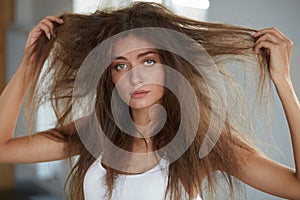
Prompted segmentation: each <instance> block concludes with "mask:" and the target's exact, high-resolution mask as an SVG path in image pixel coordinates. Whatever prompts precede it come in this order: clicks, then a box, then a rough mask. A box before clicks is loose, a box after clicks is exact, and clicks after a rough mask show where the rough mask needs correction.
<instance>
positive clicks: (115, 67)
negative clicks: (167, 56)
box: [114, 59, 156, 71]
mask: <svg viewBox="0 0 300 200" xmlns="http://www.w3.org/2000/svg"><path fill="white" fill-rule="evenodd" d="M149 61H151V64H147V62H149ZM155 63H156V61H155V60H154V59H145V60H144V65H146V66H152V65H154V64H155ZM120 66H122V67H123V68H122V69H124V68H125V67H127V65H126V64H124V63H119V64H116V65H114V69H115V70H116V71H121V70H122V69H119V67H120Z"/></svg>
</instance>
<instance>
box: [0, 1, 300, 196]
mask: <svg viewBox="0 0 300 200" xmlns="http://www.w3.org/2000/svg"><path fill="white" fill-rule="evenodd" d="M153 27H154V29H153ZM144 28H146V29H144ZM155 28H163V31H162V32H159V33H161V34H155V33H158V32H155V31H153V30H156V29H155ZM136 29H137V30H138V32H135V31H134V30H136ZM131 30H133V31H131ZM170 31H171V33H174V31H175V32H179V33H183V35H185V36H187V37H188V38H191V40H188V39H187V40H184V43H183V44H184V45H178V44H182V43H180V42H181V40H177V41H178V42H170V40H168V37H170V38H172V37H171V35H170ZM116 35H117V36H120V37H116V38H115V36H116ZM179 35H180V34H179ZM183 37H184V36H183ZM110 38H114V40H113V42H110ZM170 38H169V39H170ZM179 39H181V37H179ZM171 41H172V39H171ZM195 42H196V43H195ZM101 45H102V46H101ZM199 45H200V46H202V47H203V48H204V49H205V50H206V51H207V53H208V54H205V52H204V51H203V49H201V48H198V46H199ZM166 46H167V47H166ZM99 49H100V50H101V51H97V50H99ZM103 49H104V50H103ZM171 49H175V50H174V51H173V52H172V51H171ZM195 49H198V50H199V51H198V50H197V51H196V50H195ZM291 49H292V42H291V41H290V40H289V39H288V38H286V37H285V36H284V35H283V34H282V33H281V32H280V31H278V30H277V29H274V28H269V29H263V30H259V31H255V30H252V29H247V28H241V27H235V26H230V25H224V24H212V23H205V22H198V21H194V20H191V19H186V18H183V17H179V16H176V15H175V14H173V13H172V12H171V11H169V10H167V9H166V8H164V7H163V6H161V5H159V4H154V3H134V4H133V5H132V6H129V7H127V8H123V9H119V10H115V11H110V10H105V11H97V12H96V13H94V14H92V15H76V14H63V15H61V16H60V17H59V18H58V17H54V16H48V17H46V18H45V19H43V20H42V21H41V22H40V23H39V24H38V25H37V26H36V27H35V28H34V29H33V30H32V31H31V32H30V34H29V37H28V41H27V43H26V47H25V53H24V57H23V59H22V61H21V64H20V66H19V68H18V70H17V72H16V73H15V75H14V76H13V78H12V80H11V81H10V82H9V84H8V85H7V87H6V88H5V90H4V91H3V93H2V94H1V98H0V109H1V114H0V121H1V123H0V130H1V135H0V145H1V147H0V152H1V153H0V162H2V163H29V162H42V161H51V160H58V159H64V158H69V157H71V156H74V155H79V158H78V161H77V162H76V164H75V166H74V167H73V169H72V171H71V174H70V179H69V181H70V192H69V193H70V199H105V198H108V199H109V198H111V199H147V198H148V199H164V198H166V199H200V198H203V196H204V193H206V192H208V193H209V194H210V195H211V198H217V193H216V192H217V190H216V189H217V183H218V181H219V179H217V175H216V174H217V173H215V172H217V171H219V172H221V174H222V176H223V177H224V178H225V180H226V181H227V184H228V189H229V192H230V194H231V195H232V196H233V194H234V192H235V190H234V189H235V184H234V179H233V178H234V177H235V178H237V179H239V180H241V181H243V182H244V183H246V184H248V185H251V186H253V187H255V188H257V189H259V190H261V191H264V192H267V193H270V194H273V195H276V196H280V197H283V198H289V199H300V175H299V172H298V170H297V169H298V168H299V166H300V153H299V152H300V149H299V147H300V134H299V131H300V125H299V124H300V123H299V119H300V106H299V102H298V100H297V97H296V95H295V92H294V89H293V87H292V83H291V81H290V75H289V64H290V55H291ZM95 50H96V51H95ZM180 52H184V53H185V52H187V53H186V54H184V53H183V56H182V55H180ZM199 52H200V53H199ZM49 55H51V57H50V58H51V59H50V64H49V67H48V68H46V69H45V71H46V72H45V73H44V74H43V76H42V78H39V75H40V74H41V70H42V66H43V63H44V61H45V60H46V58H48V56H49ZM184 55H187V56H184ZM255 55H257V60H256V62H257V63H258V64H259V69H260V72H261V73H260V76H261V77H260V82H259V83H260V86H261V87H260V88H261V89H262V88H263V87H264V86H265V85H266V79H268V78H269V77H270V78H271V80H272V81H273V83H274V84H275V86H276V89H277V92H278V95H279V96H280V99H281V102H282V105H283V107H284V110H285V114H286V117H287V120H288V122H289V128H290V134H291V138H292V141H293V150H294V157H295V165H296V170H293V169H290V168H288V167H285V166H282V165H280V164H278V163H276V162H274V161H272V160H269V159H268V158H266V157H265V156H263V155H262V154H261V153H260V152H259V151H258V150H257V149H256V148H255V146H254V145H252V144H251V142H250V141H249V140H247V139H246V138H245V132H246V130H240V127H238V126H236V125H235V123H234V122H235V121H234V119H235V116H232V115H230V113H229V112H228V111H226V110H225V115H221V114H222V113H223V111H224V110H222V109H220V108H221V107H222V105H226V104H224V103H225V100H222V98H221V97H222V95H223V93H220V91H222V90H219V89H217V88H216V87H214V86H216V85H215V84H216V82H215V81H212V80H211V79H210V77H209V76H206V75H209V73H207V71H208V70H210V69H212V68H216V69H217V70H219V71H217V72H218V73H219V74H220V73H221V74H222V73H223V71H222V68H221V66H222V64H224V63H225V62H226V61H227V60H228V58H230V59H232V60H234V59H236V58H239V59H240V58H243V59H245V60H246V62H247V61H252V58H253V57H254V58H256V56H255ZM207 56H211V59H212V61H213V62H211V61H210V60H207V59H206V58H207ZM91 58H95V59H91ZM103 60H104V61H103ZM98 61H99V62H100V63H99V62H98ZM215 63H216V64H215ZM106 64H108V65H106ZM252 64H253V63H252ZM166 66H167V67H166ZM89 67H90V68H89ZM170 68H171V69H173V71H172V70H170ZM98 69H100V71H97V70H98ZM199 69H200V71H199ZM178 73H179V74H180V75H179V76H178V77H177V76H174V77H175V79H176V81H178V82H175V87H174V88H173V89H172V88H170V87H167V86H170V85H172V84H171V83H170V84H169V82H168V81H170V80H171V79H170V75H171V76H172V75H176V74H178ZM218 73H215V72H213V75H217V74H218ZM99 74H100V75H101V76H99ZM181 75H182V76H181ZM174 77H173V78H174ZM181 77H183V78H182V79H181ZM223 77H224V78H225V77H226V75H223ZM95 80H96V81H95ZM186 80H187V82H188V83H187V84H185V83H186V82H185V81H186ZM176 83H177V84H176ZM229 83H232V82H230V81H229ZM47 84H48V86H47V87H48V88H46V89H47V90H46V91H47V93H46V94H45V93H43V92H44V91H45V90H42V91H41V88H42V86H43V88H42V89H44V87H45V85H47ZM173 85H174V84H173ZM181 85H184V89H187V91H188V89H189V88H192V90H193V93H189V92H186V91H182V88H180V86H181ZM177 86H178V87H177ZM115 89H116V90H115ZM221 89H222V87H221ZM27 91H28V92H29V93H28V96H29V99H28V102H29V105H28V106H29V108H30V111H31V113H30V115H29V116H33V114H34V113H35V111H36V109H37V107H38V106H39V105H40V104H41V103H42V101H43V100H44V99H45V98H49V99H50V100H51V103H52V106H53V108H54V111H55V113H56V116H57V119H58V122H57V125H56V127H55V128H53V129H51V130H47V131H43V132H39V133H36V134H33V135H31V136H27V137H21V138H13V132H14V128H15V124H16V121H17V117H18V113H19V109H20V106H21V103H22V101H23V98H24V95H25V93H26V92H27ZM91 91H96V92H95V93H93V92H91ZM41 92H42V93H41ZM181 92H182V95H181V96H180V95H179V97H182V96H183V97H184V98H179V99H177V97H178V96H177V94H179V93H181ZM262 93H263V91H262V90H261V93H259V94H260V95H263V94H262ZM212 94H216V95H217V96H212ZM190 97H191V98H190ZM193 97H195V99H194V98H193ZM216 99H221V100H220V101H221V102H219V103H220V104H221V105H220V104H217V107H216V108H218V109H214V108H215V107H214V105H213V102H214V101H215V100H216ZM185 100H186V101H187V102H188V103H182V101H185ZM89 106H91V107H89ZM153 106H154V107H153ZM161 106H163V107H164V110H163V111H162V109H161ZM128 107H129V108H130V109H128ZM157 108H158V109H157ZM220 110H221V111H222V112H219V111H220ZM118 111H119V113H117V114H115V112H118ZM82 113H83V114H82ZM197 113H198V114H199V113H200V114H199V115H200V117H199V116H198V114H197ZM242 114H243V113H240V114H239V115H238V117H240V116H241V115H242ZM73 115H74V116H75V117H74V116H73ZM194 116H196V117H194ZM213 116H215V118H212V117H213ZM195 118H196V119H195ZM236 118H237V117H236ZM131 119H132V120H131ZM161 119H164V120H161ZM122 121H124V122H125V123H122ZM161 121H163V123H162V124H161V123H160V122H161ZM211 124H212V126H211ZM216 124H221V125H222V126H221V129H218V127H217V126H216ZM119 125H120V126H119ZM124 125H125V127H124ZM211 127H212V129H210V128H211ZM194 130H195V131H194ZM177 133H181V134H177ZM177 135H179V139H176V138H177ZM174 138H175V142H173V141H174ZM111 144H112V145H111ZM170 144H171V145H170ZM205 144H208V145H206V146H205ZM203 145H204V146H205V148H204V150H203V149H202V146H203ZM114 147H117V148H114ZM165 147H166V148H165ZM120 149H121V151H120ZM120 152H121V153H120ZM126 152H129V154H128V153H126ZM203 152H204V153H203ZM6 155H10V156H9V157H8V156H6ZM139 155H146V156H144V157H143V156H142V157H139ZM218 178H219V177H218ZM204 180H207V182H206V185H205V186H207V187H204V186H202V183H203V181H204ZM149 195H150V196H149Z"/></svg>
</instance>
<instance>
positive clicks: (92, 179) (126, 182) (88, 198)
mask: <svg viewBox="0 0 300 200" xmlns="http://www.w3.org/2000/svg"><path fill="white" fill-rule="evenodd" d="M168 166H169V162H168V161H167V160H165V159H161V161H160V162H159V163H158V164H157V165H156V166H155V167H153V168H152V169H150V170H148V171H146V172H144V173H141V174H135V175H119V176H118V178H117V179H116V183H115V187H114V190H113V193H112V200H135V199H138V200H164V197H165V192H166V188H167V183H168ZM105 174H106V169H105V168H104V167H103V166H102V164H101V163H100V162H99V161H98V160H96V161H95V162H94V163H93V164H92V165H91V167H90V168H89V169H88V171H87V173H86V175H85V178H84V183H83V190H84V199H85V200H104V199H107V197H106V196H105V195H106V190H107V188H106V183H105ZM167 199H168V198H167ZM183 199H187V198H184V197H183V198H182V200H183ZM195 200H201V198H200V196H199V195H198V197H197V198H196V199H195Z"/></svg>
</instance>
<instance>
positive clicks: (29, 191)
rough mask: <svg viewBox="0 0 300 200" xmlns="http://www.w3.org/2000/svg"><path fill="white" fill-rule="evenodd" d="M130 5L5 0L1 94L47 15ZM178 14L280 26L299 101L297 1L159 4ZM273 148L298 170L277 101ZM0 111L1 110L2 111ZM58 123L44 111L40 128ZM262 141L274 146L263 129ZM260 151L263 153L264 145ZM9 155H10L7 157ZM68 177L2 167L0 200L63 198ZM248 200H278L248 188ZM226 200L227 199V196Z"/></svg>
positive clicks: (45, 169)
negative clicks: (32, 32) (290, 48)
mask: <svg viewBox="0 0 300 200" xmlns="http://www.w3.org/2000/svg"><path fill="white" fill-rule="evenodd" d="M129 2H130V0H127V1H121V0H115V1H114V0H112V1H109V0H107V1H103V0H102V1H100V0H88V1H86V0H51V1H49V0H1V1H0V30H1V32H0V91H2V90H3V88H4V87H5V85H6V83H7V82H8V81H9V80H10V78H11V77H12V75H13V73H14V72H15V71H16V69H17V67H18V65H19V62H20V59H21V56H22V53H23V48H24V45H25V42H26V38H27V35H28V32H29V31H30V30H31V29H32V28H33V27H34V25H35V24H37V23H38V22H39V21H40V20H41V19H43V18H44V17H45V16H47V15H58V14H60V13H62V12H65V11H74V12H78V13H90V12H93V11H94V10H95V9H97V8H99V7H105V6H112V7H119V6H124V5H127V4H128V3H129ZM155 2H158V3H163V4H165V5H166V6H168V7H169V8H171V9H173V10H174V11H175V12H177V13H178V14H180V15H185V16H187V17H190V18H194V19H198V20H203V21H210V22H222V23H223V22H224V23H231V24H236V25H241V26H246V27H252V28H255V29H261V28H265V27H277V28H278V29H280V30H281V31H282V32H283V33H285V34H286V35H287V36H288V37H289V38H290V39H291V40H292V41H293V42H294V49H293V55H292V63H291V76H292V81H293V83H294V87H295V90H296V93H297V95H298V97H299V96H300V79H299V78H298V76H299V75H300V20H299V19H300V12H299V8H300V1H299V0H251V1H245V0H244V1H241V0H226V1H224V0H210V1H209V0H161V1H159V0H157V1H155ZM271 109H272V110H273V115H272V119H273V120H274V121H275V122H276V123H274V124H273V127H272V128H273V137H274V139H273V140H271V143H272V145H274V146H276V150H274V151H267V154H268V155H269V156H270V157H271V158H273V159H275V160H277V161H279V162H281V163H282V164H285V165H288V166H290V167H294V165H293V162H294V161H293V156H292V150H291V142H290V137H289V133H288V127H287V123H286V120H285V118H284V113H283V110H282V107H281V105H280V102H279V100H278V97H277V96H276V95H275V97H274V101H273V103H272V108H271ZM0 112H1V111H0ZM54 122H55V120H54V117H53V113H52V112H51V109H49V108H48V107H47V106H45V107H44V108H42V109H41V110H40V114H39V116H38V117H37V121H36V129H37V130H43V129H47V128H49V127H51V126H53V124H54ZM24 130H26V127H25V122H24V117H23V116H22V113H21V115H20V118H19V121H18V125H17V129H16V133H15V135H16V137H18V136H21V135H24V134H26V133H24ZM258 137H259V138H260V139H261V140H263V141H267V142H270V139H269V138H270V135H268V134H267V133H265V132H264V129H261V131H258ZM262 148H264V147H263V146H262ZM7 156H9V155H7ZM67 174H68V162H67V161H55V162H47V163H38V164H19V165H5V164H0V200H15V199H17V200H27V199H28V200H58V199H62V191H63V187H64V182H65V179H66V176H67ZM246 192H247V194H248V199H264V200H265V199H270V200H272V199H274V200H275V199H280V198H276V197H273V196H270V195H267V194H265V193H262V192H259V191H256V190H254V189H252V188H251V187H247V188H246ZM224 199H226V198H225V197H224Z"/></svg>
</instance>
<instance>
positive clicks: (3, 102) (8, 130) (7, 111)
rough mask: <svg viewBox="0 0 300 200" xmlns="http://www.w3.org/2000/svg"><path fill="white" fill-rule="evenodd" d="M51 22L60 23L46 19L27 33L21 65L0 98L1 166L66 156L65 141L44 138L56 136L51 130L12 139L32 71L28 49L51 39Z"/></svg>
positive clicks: (32, 58) (33, 60) (31, 54)
mask: <svg viewBox="0 0 300 200" xmlns="http://www.w3.org/2000/svg"><path fill="white" fill-rule="evenodd" d="M54 22H55V23H58V24H63V21H62V20H61V19H59V18H58V17H54V16H48V17H46V18H44V19H43V20H42V21H41V22H40V23H39V24H38V25H37V26H36V27H35V28H34V29H33V30H32V31H31V32H30V33H29V36H28V40H27V42H26V46H25V50H24V55H23V58H22V60H21V63H20V66H19V67H18V69H17V71H16V73H15V74H14V75H13V77H12V79H11V80H10V81H9V83H8V84H7V86H6V87H5V89H4V91H3V92H2V94H1V96H0V163H26V162H40V161H48V160H57V159H62V158H65V157H66V156H67V154H66V148H65V144H64V142H58V141H55V140H53V139H50V138H49V137H46V135H47V134H46V133H50V132H52V133H55V131H56V130H54V129H53V130H49V131H45V132H41V133H38V134H34V135H32V136H25V137H21V138H13V135H14V131H15V127H16V122H17V119H18V115H19V112H20V108H21V105H22V102H23V99H24V96H25V94H26V91H27V90H28V88H29V86H30V84H31V80H32V76H33V74H34V71H35V69H33V67H32V66H34V63H35V61H36V58H35V54H34V53H32V52H31V50H32V49H34V45H36V42H37V40H38V39H39V38H40V37H44V34H45V35H46V36H47V38H48V39H49V40H50V39H51V37H53V36H54V32H53V28H54V24H53V23H54Z"/></svg>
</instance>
